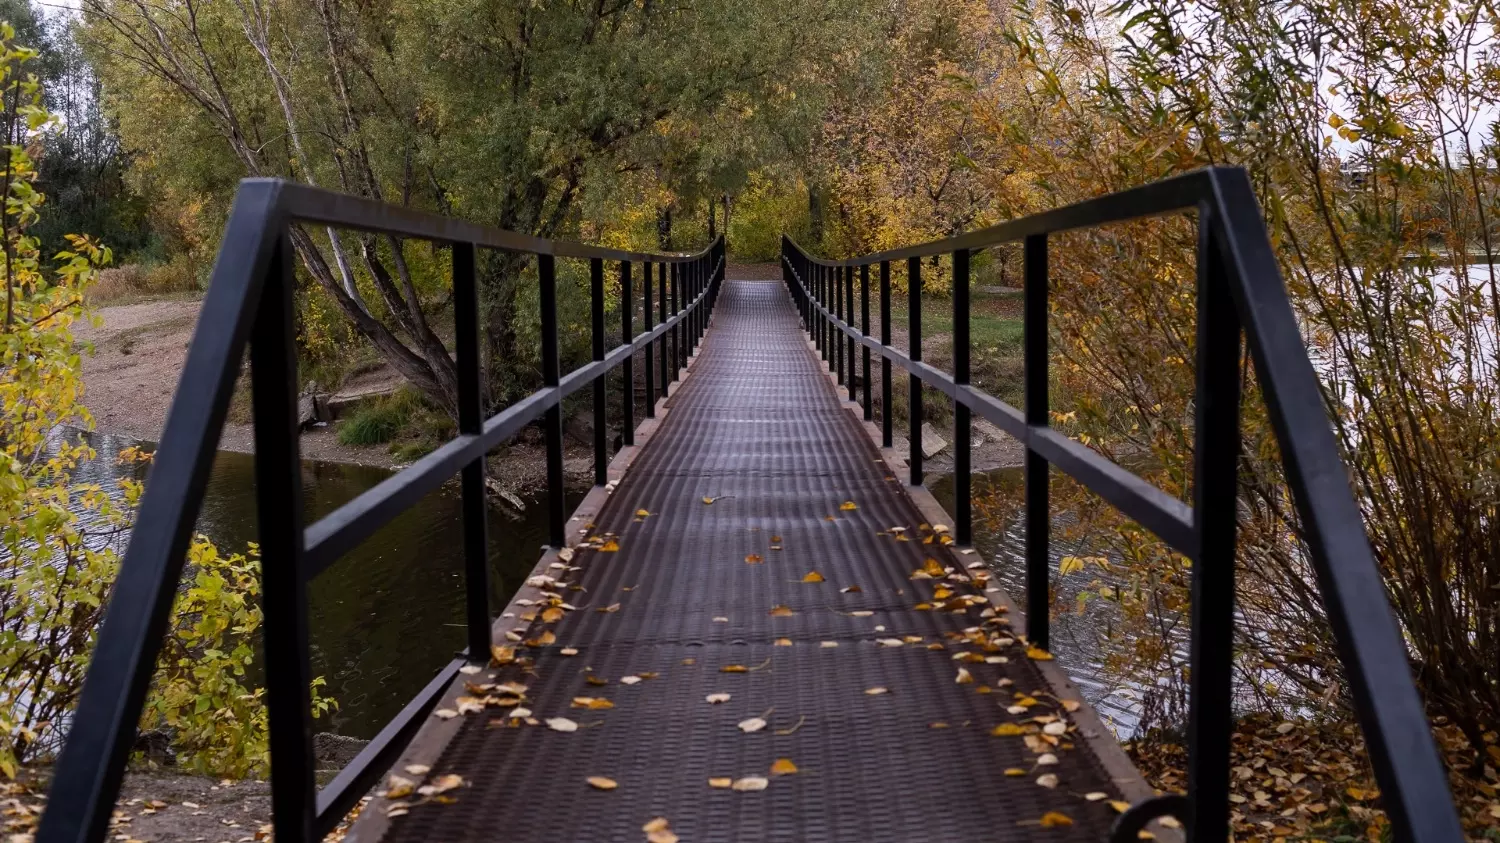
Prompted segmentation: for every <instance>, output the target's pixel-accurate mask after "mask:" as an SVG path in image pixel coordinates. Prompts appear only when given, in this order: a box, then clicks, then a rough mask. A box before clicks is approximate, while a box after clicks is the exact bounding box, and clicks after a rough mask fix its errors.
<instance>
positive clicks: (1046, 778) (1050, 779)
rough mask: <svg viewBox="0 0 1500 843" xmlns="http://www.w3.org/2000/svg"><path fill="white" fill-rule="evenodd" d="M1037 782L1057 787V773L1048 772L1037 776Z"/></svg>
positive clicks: (1043, 785)
mask: <svg viewBox="0 0 1500 843" xmlns="http://www.w3.org/2000/svg"><path fill="white" fill-rule="evenodd" d="M1036 783H1037V784H1039V785H1041V786H1042V787H1057V774H1056V773H1046V774H1044V775H1041V776H1037V778H1036Z"/></svg>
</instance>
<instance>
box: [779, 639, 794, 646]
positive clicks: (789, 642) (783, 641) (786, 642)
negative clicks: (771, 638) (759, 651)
mask: <svg viewBox="0 0 1500 843" xmlns="http://www.w3.org/2000/svg"><path fill="white" fill-rule="evenodd" d="M775 644H776V646H778V647H790V646H792V639H790V638H778V639H776V641H775Z"/></svg>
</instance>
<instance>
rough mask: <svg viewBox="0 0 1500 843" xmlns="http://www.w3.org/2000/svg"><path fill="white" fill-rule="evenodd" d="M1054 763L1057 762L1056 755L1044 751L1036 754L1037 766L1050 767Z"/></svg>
mask: <svg viewBox="0 0 1500 843" xmlns="http://www.w3.org/2000/svg"><path fill="white" fill-rule="evenodd" d="M1056 763H1057V756H1056V755H1053V754H1052V753H1050V752H1044V753H1042V754H1041V755H1039V756H1037V759H1036V765H1037V766H1038V767H1050V766H1052V765H1053V764H1056Z"/></svg>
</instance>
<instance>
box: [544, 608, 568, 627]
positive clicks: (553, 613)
mask: <svg viewBox="0 0 1500 843" xmlns="http://www.w3.org/2000/svg"><path fill="white" fill-rule="evenodd" d="M562 616H563V610H562V609H559V608H557V607H556V606H553V607H552V608H550V609H548V610H547V611H545V612H542V623H557V622H558V621H560V620H562Z"/></svg>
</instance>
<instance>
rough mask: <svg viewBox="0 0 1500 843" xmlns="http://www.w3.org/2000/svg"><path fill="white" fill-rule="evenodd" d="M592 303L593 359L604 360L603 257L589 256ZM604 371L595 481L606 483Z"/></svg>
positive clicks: (598, 386) (598, 393) (599, 382)
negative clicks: (590, 257)
mask: <svg viewBox="0 0 1500 843" xmlns="http://www.w3.org/2000/svg"><path fill="white" fill-rule="evenodd" d="M589 304H590V305H591V310H592V313H591V314H590V315H591V316H592V317H593V318H592V320H591V321H592V323H593V324H592V326H591V327H592V331H591V333H592V335H593V336H592V339H593V341H594V348H593V351H594V362H596V363H602V362H604V259H603V258H592V259H590V260H589ZM605 374H607V373H604V372H601V373H600V374H599V377H597V378H594V485H595V486H603V485H604V484H605V483H608V482H609V437H608V435H607V434H608V433H609V431H608V430H607V426H608V424H609V414H608V413H607V412H606V405H605V403H604V400H605V390H604V377H605Z"/></svg>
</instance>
